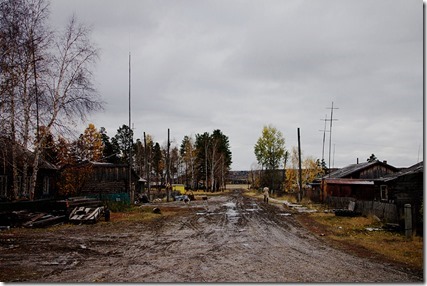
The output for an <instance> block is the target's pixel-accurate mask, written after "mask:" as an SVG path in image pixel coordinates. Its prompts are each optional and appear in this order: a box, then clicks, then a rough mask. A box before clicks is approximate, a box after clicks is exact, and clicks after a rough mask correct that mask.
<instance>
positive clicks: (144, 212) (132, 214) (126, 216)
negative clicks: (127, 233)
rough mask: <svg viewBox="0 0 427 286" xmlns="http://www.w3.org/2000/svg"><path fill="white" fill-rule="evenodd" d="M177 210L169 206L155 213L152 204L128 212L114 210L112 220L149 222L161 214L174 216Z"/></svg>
mask: <svg viewBox="0 0 427 286" xmlns="http://www.w3.org/2000/svg"><path fill="white" fill-rule="evenodd" d="M176 213H177V211H176V210H173V209H171V208H167V207H161V213H160V214H156V213H153V207H152V206H142V207H133V208H132V209H131V210H129V211H127V212H114V213H113V212H112V213H111V216H110V222H113V223H115V222H124V221H127V222H149V221H152V220H154V219H156V218H159V217H161V216H163V217H164V216H173V215H175V214H176Z"/></svg>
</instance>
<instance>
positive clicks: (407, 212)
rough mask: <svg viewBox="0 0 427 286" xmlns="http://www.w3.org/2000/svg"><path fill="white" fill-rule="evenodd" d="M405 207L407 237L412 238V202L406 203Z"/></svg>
mask: <svg viewBox="0 0 427 286" xmlns="http://www.w3.org/2000/svg"><path fill="white" fill-rule="evenodd" d="M404 208H405V209H404V215H405V236H406V238H407V239H412V208H411V205H410V204H405V206H404Z"/></svg>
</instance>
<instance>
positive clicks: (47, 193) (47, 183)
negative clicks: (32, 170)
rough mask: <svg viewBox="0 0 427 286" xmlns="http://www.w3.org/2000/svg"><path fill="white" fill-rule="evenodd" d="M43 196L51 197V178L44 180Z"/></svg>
mask: <svg viewBox="0 0 427 286" xmlns="http://www.w3.org/2000/svg"><path fill="white" fill-rule="evenodd" d="M43 195H49V177H44V178H43Z"/></svg>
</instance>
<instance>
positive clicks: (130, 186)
mask: <svg viewBox="0 0 427 286" xmlns="http://www.w3.org/2000/svg"><path fill="white" fill-rule="evenodd" d="M130 63H131V55H130V52H129V137H130V138H129V152H128V153H129V196H130V202H131V204H133V202H134V201H135V194H134V192H133V190H132V141H133V136H132V132H131V131H132V129H131V123H132V120H131V119H132V116H131V110H132V108H131V69H130Z"/></svg>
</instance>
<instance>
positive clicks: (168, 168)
mask: <svg viewBox="0 0 427 286" xmlns="http://www.w3.org/2000/svg"><path fill="white" fill-rule="evenodd" d="M170 145H171V143H170V130H169V128H168V147H167V153H166V192H167V201H168V202H169V198H170V195H171V194H170V193H171V184H170V154H169V147H170Z"/></svg>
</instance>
